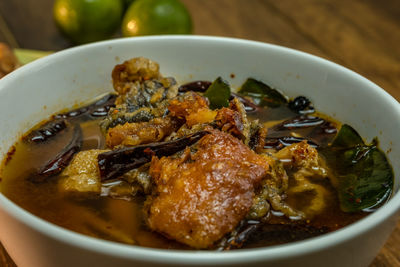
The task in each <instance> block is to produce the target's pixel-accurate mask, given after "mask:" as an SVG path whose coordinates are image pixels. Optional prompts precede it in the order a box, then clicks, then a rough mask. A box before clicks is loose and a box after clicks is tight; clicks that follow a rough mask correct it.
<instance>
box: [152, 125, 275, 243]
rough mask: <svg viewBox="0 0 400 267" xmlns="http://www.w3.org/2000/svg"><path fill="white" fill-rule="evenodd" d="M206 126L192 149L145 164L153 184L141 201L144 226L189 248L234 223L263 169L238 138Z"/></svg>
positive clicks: (212, 238) (247, 207)
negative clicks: (143, 200)
mask: <svg viewBox="0 0 400 267" xmlns="http://www.w3.org/2000/svg"><path fill="white" fill-rule="evenodd" d="M207 130H208V131H209V132H210V134H208V135H206V136H204V137H203V138H202V139H201V140H200V141H199V142H198V144H197V145H196V147H195V148H192V149H196V152H194V153H191V151H190V149H189V148H187V149H186V151H185V152H184V153H183V154H182V155H181V156H180V157H173V156H170V157H162V158H161V159H159V158H157V157H153V160H152V162H151V166H150V175H151V176H152V178H153V181H154V183H155V186H156V187H155V189H154V192H153V196H151V197H149V199H148V200H147V203H146V212H147V224H148V226H149V227H150V228H151V229H152V230H154V231H157V232H159V233H161V234H163V235H165V236H167V237H169V238H171V239H175V240H177V241H179V242H181V243H184V244H187V245H189V246H191V247H194V248H207V247H209V246H210V245H212V244H213V243H214V242H215V241H217V240H219V239H220V238H222V237H223V236H224V235H225V234H227V233H228V232H230V231H232V230H233V229H234V228H235V227H236V225H237V224H238V223H239V222H240V221H241V220H242V219H243V218H244V217H245V216H246V214H247V213H248V212H249V210H250V207H251V205H252V203H253V197H254V191H255V187H257V186H258V184H259V183H260V181H261V180H262V179H263V177H264V176H265V175H266V174H267V172H268V170H269V164H268V162H267V161H266V160H265V158H264V157H263V156H260V155H258V154H256V153H255V152H254V151H252V150H251V149H250V148H248V147H247V146H246V145H244V144H243V143H242V142H241V141H240V140H239V139H237V138H235V137H233V136H232V135H230V134H228V133H225V132H222V131H219V130H213V129H211V127H208V129H207Z"/></svg>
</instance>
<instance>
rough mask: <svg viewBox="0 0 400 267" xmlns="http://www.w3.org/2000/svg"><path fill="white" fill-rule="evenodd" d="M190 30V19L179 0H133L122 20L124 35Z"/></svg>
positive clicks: (171, 32)
mask: <svg viewBox="0 0 400 267" xmlns="http://www.w3.org/2000/svg"><path fill="white" fill-rule="evenodd" d="M191 32H192V19H191V17H190V14H189V12H188V10H187V9H186V7H185V6H184V5H183V4H182V3H181V2H180V1H179V0H135V1H134V2H133V3H132V5H131V6H130V7H129V8H128V10H127V11H126V13H125V16H124V19H123V21H122V34H123V35H124V36H139V35H153V34H187V33H191Z"/></svg>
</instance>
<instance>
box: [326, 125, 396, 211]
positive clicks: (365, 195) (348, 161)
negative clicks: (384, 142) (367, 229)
mask: <svg viewBox="0 0 400 267" xmlns="http://www.w3.org/2000/svg"><path fill="white" fill-rule="evenodd" d="M320 152H321V153H322V155H324V156H325V158H326V161H327V163H328V165H329V166H330V167H331V169H332V170H333V172H334V173H335V176H336V177H337V179H338V186H337V190H338V195H339V201H340V207H341V209H342V210H343V211H344V212H357V211H361V210H365V209H374V208H375V207H377V206H379V205H380V204H382V203H383V202H384V201H385V200H387V198H388V197H389V196H390V195H391V193H392V188H393V170H392V167H391V166H390V164H389V162H388V161H387V158H386V156H385V154H384V153H383V152H382V151H381V150H380V149H378V148H377V146H376V145H375V144H371V145H365V144H364V142H363V140H362V139H361V137H360V135H359V134H358V133H357V132H356V131H355V130H354V129H353V128H352V127H351V126H349V125H343V126H342V128H341V129H340V131H339V133H338V135H337V136H336V138H335V140H334V141H333V143H332V145H331V146H330V147H328V148H325V149H322V150H321V151H320Z"/></svg>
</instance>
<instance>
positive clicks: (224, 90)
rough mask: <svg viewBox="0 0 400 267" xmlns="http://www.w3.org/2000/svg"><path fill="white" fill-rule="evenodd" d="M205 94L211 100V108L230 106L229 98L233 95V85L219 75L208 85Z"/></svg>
mask: <svg viewBox="0 0 400 267" xmlns="http://www.w3.org/2000/svg"><path fill="white" fill-rule="evenodd" d="M204 96H205V97H207V98H208V100H209V101H210V108H211V109H218V108H222V107H228V106H229V98H230V97H231V87H230V86H229V84H228V83H227V82H226V81H224V80H223V79H222V78H221V77H218V78H217V79H216V80H215V81H214V82H213V83H212V84H211V85H210V87H208V89H207V91H206V92H205V93H204Z"/></svg>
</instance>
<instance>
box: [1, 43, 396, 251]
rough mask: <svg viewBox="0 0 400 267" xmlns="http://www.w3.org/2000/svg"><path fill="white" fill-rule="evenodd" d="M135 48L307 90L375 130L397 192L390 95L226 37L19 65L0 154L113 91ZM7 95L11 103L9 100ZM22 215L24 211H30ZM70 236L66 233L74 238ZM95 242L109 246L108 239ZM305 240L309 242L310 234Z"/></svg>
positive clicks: (208, 75) (171, 65)
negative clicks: (120, 66)
mask: <svg viewBox="0 0 400 267" xmlns="http://www.w3.org/2000/svg"><path fill="white" fill-rule="evenodd" d="M138 56H144V57H148V58H150V59H152V60H155V61H157V62H159V64H160V66H161V72H162V73H163V74H164V76H173V77H175V78H176V79H177V80H178V81H179V82H185V81H192V80H214V79H215V78H216V77H218V76H221V77H223V78H224V79H226V80H228V81H229V82H230V84H231V85H232V86H233V87H235V88H237V87H238V86H240V85H241V84H242V83H243V82H244V80H245V79H246V78H248V77H253V78H256V79H259V80H262V81H264V82H265V83H267V84H269V85H271V86H272V87H274V88H277V89H279V90H281V91H282V92H283V93H284V94H285V95H287V96H289V97H295V96H298V95H304V96H307V97H309V98H310V99H311V101H312V102H313V103H314V104H315V107H316V109H317V110H319V111H321V112H323V113H326V114H328V115H330V116H332V117H333V118H335V119H337V120H339V121H341V122H343V123H348V124H350V125H352V126H353V127H354V128H355V129H356V130H357V131H358V132H359V133H360V134H361V135H362V136H363V137H365V138H366V140H367V141H371V140H372V138H374V137H378V139H379V141H380V147H381V148H382V149H383V150H384V151H387V153H388V157H389V161H390V162H391V164H392V166H393V169H394V173H395V174H396V176H395V186H394V189H395V192H397V191H398V190H399V183H400V181H399V179H400V178H399V175H398V173H400V170H399V168H400V166H399V164H398V162H399V159H400V141H399V138H398V136H399V133H400V108H399V105H398V102H397V101H396V100H394V99H393V98H392V97H390V96H389V95H388V94H387V93H386V92H384V91H383V90H382V89H381V88H379V87H378V86H376V85H375V84H373V83H372V82H370V81H368V80H367V79H365V78H363V77H361V76H359V75H357V74H355V73H354V72H352V71H350V70H348V69H345V68H343V67H340V66H338V65H336V64H334V63H331V62H328V61H325V60H323V59H321V58H317V57H314V56H311V55H308V54H305V53H301V52H298V51H295V50H291V49H287V48H282V47H278V46H273V45H268V44H263V43H258V42H250V41H244V40H237V39H228V38H212V37H196V36H191V37H185V36H164V37H143V38H132V39H120V40H113V41H107V42H101V43H95V44H91V45H85V46H81V47H76V48H72V49H68V50H64V51H62V52H59V53H56V54H54V55H51V56H48V57H46V58H43V59H40V60H38V61H36V62H33V63H32V64H28V65H26V66H24V67H22V68H20V69H19V70H17V71H15V72H14V73H11V74H10V75H8V76H6V77H5V78H4V79H2V80H1V81H0V103H1V105H0V129H7V131H3V132H2V135H1V136H0V144H1V146H0V154H1V155H2V156H3V157H4V156H5V154H6V153H7V151H8V149H9V148H10V146H11V145H12V144H13V143H14V142H15V141H16V140H17V138H18V137H19V136H21V134H23V133H24V132H25V131H27V130H28V129H29V128H31V127H32V126H33V125H35V124H36V123H38V122H40V121H42V120H43V119H45V118H47V117H49V116H50V115H51V114H54V113H55V112H58V111H59V110H60V109H64V108H67V107H72V106H74V105H76V104H79V103H83V102H85V101H87V100H89V99H91V98H93V97H95V96H97V95H99V94H101V93H104V92H107V91H111V90H112V84H111V71H112V69H113V67H114V65H115V64H117V63H121V62H123V61H124V60H126V59H129V58H132V57H138ZM7 103H12V107H13V108H12V109H10V105H9V104H7ZM14 111H16V112H14ZM399 198H400V197H399V194H396V195H395V196H393V198H392V200H391V201H389V203H387V205H386V206H385V208H384V209H381V210H378V212H376V213H375V214H372V215H371V216H368V217H367V218H366V219H364V220H363V221H362V225H363V226H362V227H361V228H360V227H358V228H356V226H354V225H352V226H350V227H347V228H346V229H344V230H343V231H345V233H343V234H340V233H333V234H331V235H327V236H326V237H321V238H319V239H318V240H326V242H325V241H323V242H322V241H318V242H322V243H324V242H325V243H326V244H328V243H329V242H331V241H332V240H340V238H343V239H345V238H347V237H346V236H349V234H350V235H353V234H356V233H359V232H360V231H364V230H366V229H369V228H370V227H372V226H373V225H374V224H376V223H377V222H378V221H380V220H384V219H385V218H386V217H388V216H390V215H392V214H393V213H394V212H395V211H397V210H398V208H399V205H400V204H399V203H400V201H399ZM396 201H397V203H396ZM1 204H2V205H8V206H7V209H8V210H9V211H11V210H12V212H14V215H16V213H18V212H20V215H21V214H22V213H23V212H22V211H20V210H19V208H17V207H16V206H15V205H14V206H12V205H13V204H10V203H8V202H7V203H6V202H4V201H3V200H2V201H1ZM21 212H22V213H21ZM18 216H19V215H18ZM21 216H22V217H23V218H25V219H26V218H28V217H26V216H30V215H26V214H24V215H21ZM24 216H25V217H24ZM22 217H21V218H22ZM34 222H35V223H34V224H35V226H34V227H36V228H37V229H39V228H40V229H41V227H54V226H52V225H50V224H47V223H45V222H40V220H36V219H35V220H34ZM357 224H359V223H357ZM54 229H57V228H54ZM54 229H53V230H54ZM54 231H55V232H52V233H56V234H57V235H61V236H62V238H65V237H66V235H71V233H69V232H68V231H66V230H60V229H57V230H54ZM343 231H342V232H343ZM346 231H347V232H346ZM334 235H336V237H335V236H334ZM76 236H78V235H75V234H72V237H71V236H70V237H71V239H68V238H65V239H68V240H72V241H71V242H75V241H74V238H77V237H76ZM332 236H334V237H332ZM60 238H61V237H60ZM79 238H83V239H85V238H84V237H79ZM86 239H87V240H89V238H86ZM80 241H81V240H80ZM92 241H93V240H92ZM92 241H90V242H92ZM93 242H94V241H93ZM96 242H100V243H101V242H103V244H104V245H105V246H112V244H110V243H109V242H105V241H96ZM310 242H311V243H310ZM335 242H336V241H335ZM303 243H304V244H309V246H315V244H314V243H312V241H306V242H303ZM322 243H320V244H322ZM96 244H97V243H96ZM310 244H311V245H310ZM115 246H123V245H116V244H115ZM301 246H302V245H301V244H300V243H299V244H292V245H285V246H282V247H286V249H289V248H292V249H293V251H296V249H299V248H300V247H301ZM125 249H128V250H130V251H131V252H132V250H134V249H139V250H140V248H125ZM264 250H265V251H267V250H268V249H264ZM111 251H112V250H111ZM143 251H149V250H146V249H143ZM146 253H147V252H146ZM168 253H170V252H168Z"/></svg>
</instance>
